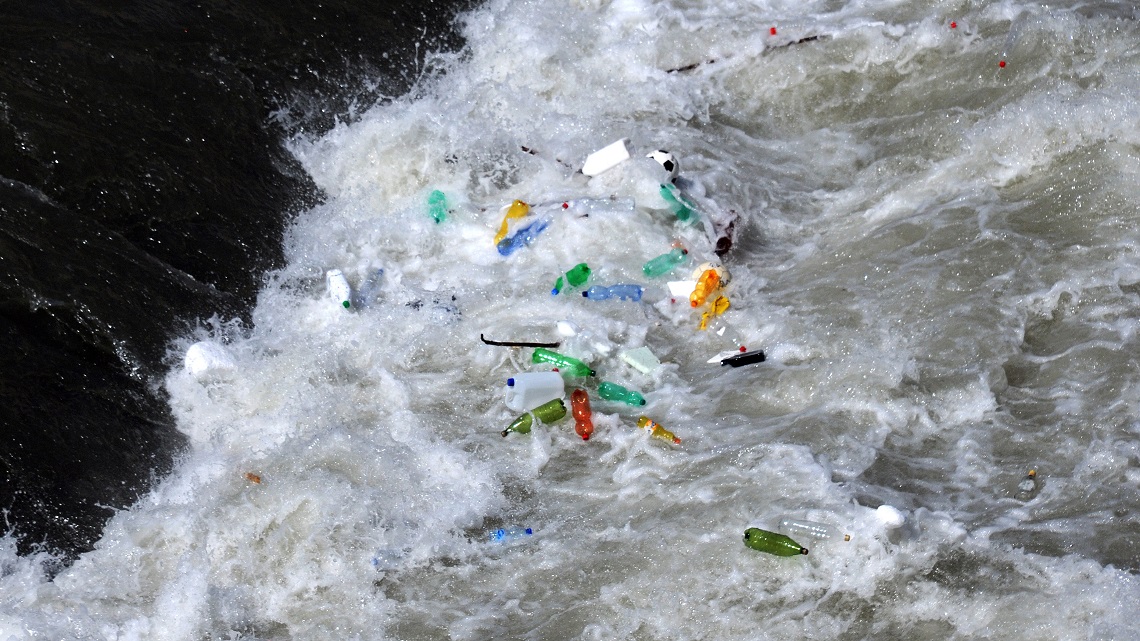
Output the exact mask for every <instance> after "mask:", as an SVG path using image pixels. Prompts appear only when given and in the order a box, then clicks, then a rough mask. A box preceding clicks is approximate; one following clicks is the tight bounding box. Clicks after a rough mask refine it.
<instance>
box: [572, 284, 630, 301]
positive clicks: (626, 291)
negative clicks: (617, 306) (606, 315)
mask: <svg viewBox="0 0 1140 641" xmlns="http://www.w3.org/2000/svg"><path fill="white" fill-rule="evenodd" d="M643 291H644V290H643V289H642V288H641V285H610V286H608V287H607V286H605V285H594V286H593V287H591V288H590V289H587V290H586V291H584V292H582V296H584V297H586V298H589V299H590V300H607V299H610V298H617V299H619V300H631V301H634V302H637V301H639V300H641V294H642V292H643Z"/></svg>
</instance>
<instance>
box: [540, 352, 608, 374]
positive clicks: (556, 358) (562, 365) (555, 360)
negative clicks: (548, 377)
mask: <svg viewBox="0 0 1140 641" xmlns="http://www.w3.org/2000/svg"><path fill="white" fill-rule="evenodd" d="M530 361H531V362H532V363H550V364H551V365H554V366H555V367H557V368H558V371H560V372H563V373H565V374H569V375H571V376H593V375H594V374H595V372H594V370H592V369H590V366H589V365H586V364H585V363H583V362H582V361H580V360H578V359H576V358H574V357H573V356H567V355H565V354H559V353H558V352H556V351H554V350H550V349H546V348H545V347H536V348H535V349H534V353H533V354H531V356H530Z"/></svg>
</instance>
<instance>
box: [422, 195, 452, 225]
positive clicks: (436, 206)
mask: <svg viewBox="0 0 1140 641" xmlns="http://www.w3.org/2000/svg"><path fill="white" fill-rule="evenodd" d="M427 205H428V215H429V216H431V219H432V220H434V221H435V222H436V224H439V223H442V222H443V221H445V220H447V213H448V207H447V196H445V195H444V193H443V192H442V191H440V190H438V189H433V190H432V192H431V193H430V194H428V198H427Z"/></svg>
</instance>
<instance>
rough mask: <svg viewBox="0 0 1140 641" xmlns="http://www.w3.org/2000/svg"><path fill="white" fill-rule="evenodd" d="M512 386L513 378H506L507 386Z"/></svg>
mask: <svg viewBox="0 0 1140 641" xmlns="http://www.w3.org/2000/svg"><path fill="white" fill-rule="evenodd" d="M514 386H515V379H514V378H508V379H507V387H514Z"/></svg>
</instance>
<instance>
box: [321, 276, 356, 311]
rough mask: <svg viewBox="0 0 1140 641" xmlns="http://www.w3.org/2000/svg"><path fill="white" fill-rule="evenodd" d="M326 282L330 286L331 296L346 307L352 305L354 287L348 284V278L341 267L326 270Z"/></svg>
mask: <svg viewBox="0 0 1140 641" xmlns="http://www.w3.org/2000/svg"><path fill="white" fill-rule="evenodd" d="M325 284H326V285H327V286H328V290H329V297H330V298H332V299H333V300H335V301H336V302H337V303H339V304H340V306H341V307H344V308H345V309H350V308H351V307H352V288H351V287H349V286H348V279H347V278H345V277H344V272H342V271H340V270H339V269H330V270H328V271H327V272H325Z"/></svg>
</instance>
